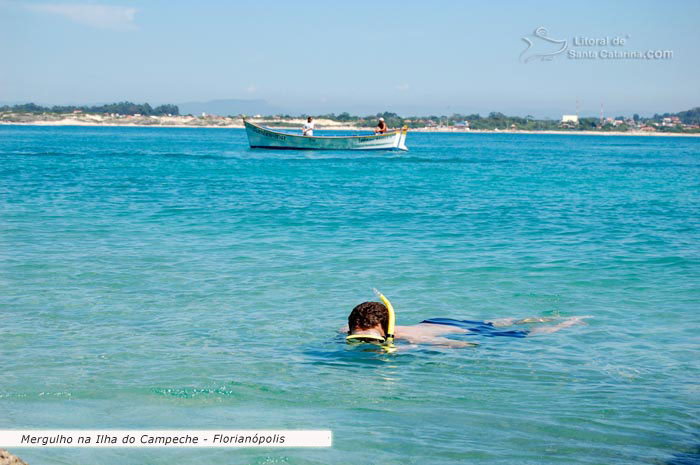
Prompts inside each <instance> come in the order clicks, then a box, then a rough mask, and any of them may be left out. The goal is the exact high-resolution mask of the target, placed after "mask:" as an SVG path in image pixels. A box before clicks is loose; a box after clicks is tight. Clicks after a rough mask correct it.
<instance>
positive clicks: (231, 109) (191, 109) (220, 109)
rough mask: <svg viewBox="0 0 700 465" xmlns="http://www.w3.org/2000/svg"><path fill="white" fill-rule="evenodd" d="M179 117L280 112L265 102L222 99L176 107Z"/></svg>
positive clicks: (272, 113)
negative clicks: (178, 110)
mask: <svg viewBox="0 0 700 465" xmlns="http://www.w3.org/2000/svg"><path fill="white" fill-rule="evenodd" d="M178 107H180V114H181V115H187V114H192V115H200V114H202V113H206V114H208V115H219V116H228V115H239V114H244V115H257V114H260V115H274V114H277V113H280V112H281V110H280V109H279V108H277V107H275V106H272V105H270V104H268V103H267V102H266V101H265V100H241V99H224V100H210V101H208V102H187V103H181V104H179V105H178Z"/></svg>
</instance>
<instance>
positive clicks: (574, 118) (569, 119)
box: [561, 115, 578, 126]
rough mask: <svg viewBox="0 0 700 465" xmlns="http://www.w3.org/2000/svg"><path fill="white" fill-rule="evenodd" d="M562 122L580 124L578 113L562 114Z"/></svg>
mask: <svg viewBox="0 0 700 465" xmlns="http://www.w3.org/2000/svg"><path fill="white" fill-rule="evenodd" d="M561 124H573V125H574V126H575V125H577V124H578V115H562V116H561Z"/></svg>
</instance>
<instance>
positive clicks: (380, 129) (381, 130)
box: [374, 118, 387, 134]
mask: <svg viewBox="0 0 700 465" xmlns="http://www.w3.org/2000/svg"><path fill="white" fill-rule="evenodd" d="M386 131H387V127H386V123H385V122H384V118H379V124H377V127H376V128H374V133H375V134H384V133H385V132H386Z"/></svg>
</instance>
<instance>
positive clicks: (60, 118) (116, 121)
mask: <svg viewBox="0 0 700 465" xmlns="http://www.w3.org/2000/svg"><path fill="white" fill-rule="evenodd" d="M248 120H249V121H251V122H253V123H256V124H260V125H263V126H271V127H272V128H277V129H281V130H294V129H298V128H299V127H301V125H302V124H303V123H304V121H305V120H304V119H303V118H285V119H269V118H249V119H248ZM315 122H316V128H317V129H320V130H330V131H372V130H373V129H374V128H372V127H357V126H352V125H348V124H347V123H342V122H338V121H333V120H330V119H324V118H317V119H315ZM0 124H1V125H23V126H106V127H163V128H221V129H241V128H243V127H244V126H243V120H242V119H241V118H232V117H224V116H125V115H119V116H109V115H96V114H72V115H56V114H39V115H32V114H18V113H9V114H8V113H5V114H4V115H0ZM409 131H411V132H431V133H445V134H466V133H470V134H500V133H503V134H554V135H580V136H650V137H654V136H661V137H700V133H692V132H681V133H678V132H674V133H669V132H645V131H624V132H623V131H577V130H565V129H564V130H561V131H552V130H542V131H531V130H520V129H503V130H479V129H472V130H464V129H455V128H448V127H422V128H411V129H409Z"/></svg>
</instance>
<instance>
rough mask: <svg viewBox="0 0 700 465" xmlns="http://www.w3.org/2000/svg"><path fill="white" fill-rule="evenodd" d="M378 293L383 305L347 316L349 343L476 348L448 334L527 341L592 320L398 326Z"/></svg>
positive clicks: (425, 322)
mask: <svg viewBox="0 0 700 465" xmlns="http://www.w3.org/2000/svg"><path fill="white" fill-rule="evenodd" d="M375 292H376V293H377V295H378V296H379V298H380V299H381V300H382V302H384V303H380V302H363V303H361V304H360V305H358V306H356V307H355V308H354V309H353V310H352V312H351V313H350V316H349V317H348V326H347V327H345V328H343V330H342V331H343V332H345V333H347V335H348V336H347V338H346V339H347V341H348V342H351V343H353V342H370V343H374V344H380V345H384V346H390V345H392V343H393V340H394V339H403V340H406V341H407V342H409V343H411V344H432V345H438V346H443V347H469V346H474V345H477V344H475V343H473V342H466V341H457V340H454V339H448V338H446V337H444V336H446V335H450V334H452V335H456V334H468V335H480V336H483V337H498V336H502V337H515V338H524V337H528V336H535V335H538V334H551V333H554V332H556V331H559V330H560V329H563V328H568V327H569V326H573V325H575V324H579V323H581V322H582V320H583V319H584V318H589V317H577V316H575V317H570V318H567V319H565V320H564V321H562V322H560V323H559V324H556V325H551V326H538V327H535V328H532V329H510V330H503V329H501V328H505V327H509V326H513V325H523V324H529V323H546V322H550V321H554V320H555V318H523V319H515V318H501V319H498V320H490V321H475V320H454V319H451V318H431V319H428V320H423V321H421V322H420V323H419V324H417V325H411V326H395V320H396V318H395V316H394V309H393V307H392V305H391V303H390V302H389V300H388V299H387V298H386V297H384V295H382V294H381V293H379V292H378V291H377V290H376V289H375Z"/></svg>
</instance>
